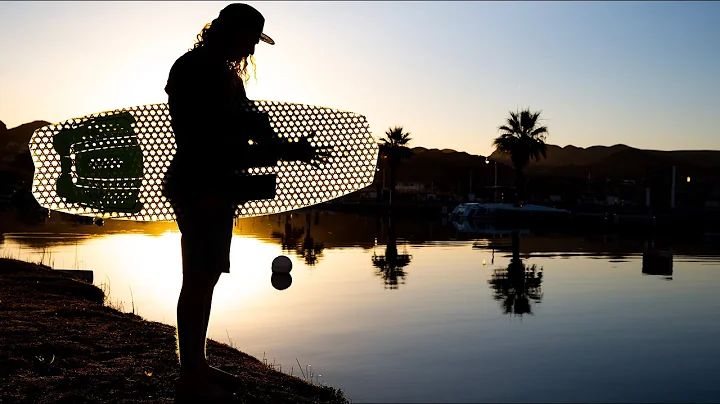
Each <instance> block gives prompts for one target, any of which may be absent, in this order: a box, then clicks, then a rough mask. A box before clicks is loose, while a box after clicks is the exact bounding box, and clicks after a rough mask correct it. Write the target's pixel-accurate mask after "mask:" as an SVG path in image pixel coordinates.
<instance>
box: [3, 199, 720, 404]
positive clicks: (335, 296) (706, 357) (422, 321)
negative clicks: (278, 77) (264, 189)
mask: <svg viewBox="0 0 720 404" xmlns="http://www.w3.org/2000/svg"><path fill="white" fill-rule="evenodd" d="M390 224H391V225H392V226H390ZM0 227H2V226H1V225H0ZM5 227H6V228H5V229H3V228H0V231H5V232H7V231H10V233H9V234H7V233H6V234H5V235H4V237H3V238H2V239H1V240H0V242H1V244H0V255H2V256H6V257H13V258H20V259H26V260H30V261H36V262H38V261H43V262H45V263H50V264H52V265H53V266H54V267H55V268H66V269H90V270H93V271H94V276H95V284H98V285H99V284H105V285H106V286H107V285H109V287H110V293H111V300H112V301H114V302H115V303H116V304H120V305H122V306H124V308H125V310H126V311H130V310H132V309H133V307H134V309H135V311H136V312H137V313H139V314H140V315H141V316H143V317H144V318H146V319H149V320H155V321H160V322H164V323H168V324H174V321H175V304H176V299H177V295H178V293H179V290H180V285H181V282H182V275H181V272H180V234H179V233H178V232H177V228H176V226H175V225H174V224H172V223H157V224H135V223H125V222H109V223H108V224H107V225H106V226H104V227H103V228H98V227H95V226H77V225H67V224H58V223H47V224H45V225H43V226H36V227H32V228H27V227H23V228H22V229H20V227H18V226H16V227H14V228H12V226H9V225H7V223H6V225H5ZM18 229H20V230H22V231H20V230H18ZM461 230H467V228H466V227H463V226H462V225H458V224H453V223H452V222H447V221H446V222H441V221H437V222H426V221H421V220H411V219H400V218H394V219H392V221H390V223H389V221H388V220H387V219H385V220H380V219H378V218H375V217H373V216H355V215H348V214H330V213H318V212H315V213H310V214H305V213H300V214H294V215H283V216H271V217H264V218H256V219H249V220H244V221H241V222H240V223H239V224H238V226H237V228H236V232H235V236H234V238H233V242H232V252H231V262H232V267H231V273H230V274H229V275H223V276H222V277H221V279H220V283H219V284H218V286H217V289H216V292H215V299H214V305H213V313H212V318H211V321H210V337H211V338H213V339H215V340H218V341H220V342H226V343H227V342H232V344H233V345H235V346H237V347H238V348H239V349H241V350H242V351H244V352H247V353H249V354H251V355H254V356H256V357H258V358H261V359H262V358H263V356H264V357H265V358H266V359H267V360H268V361H269V362H270V363H272V362H275V364H276V365H282V370H283V371H285V372H287V373H290V372H293V373H294V374H298V373H300V372H299V369H298V362H299V363H300V364H301V366H302V367H303V371H305V369H310V368H309V367H308V366H309V365H311V367H312V372H313V373H314V374H315V375H316V376H315V380H317V381H318V382H319V383H326V384H329V385H332V386H335V387H339V388H341V389H343V390H344V391H345V393H346V395H347V396H348V397H349V398H350V399H351V400H353V401H355V402H455V403H459V402H488V401H489V402H718V401H720V384H719V383H718V382H717V377H718V375H720V364H718V359H717V358H720V344H719V343H720V322H718V313H720V299H718V290H720V248H718V246H717V240H715V241H713V240H702V239H695V240H692V241H683V240H684V239H685V238H686V237H685V236H683V235H678V236H677V237H676V239H675V240H645V239H642V238H633V239H626V238H621V237H616V236H559V235H551V234H546V235H537V234H521V236H520V238H519V258H520V259H521V261H522V265H523V266H524V267H525V268H534V269H535V274H534V275H528V277H527V278H523V277H522V276H521V277H520V278H517V277H513V276H510V277H509V279H508V278H507V277H506V276H505V274H506V272H507V268H508V265H510V264H511V261H512V248H511V244H512V241H511V237H510V236H509V235H507V234H503V232H499V231H496V232H495V234H493V233H492V232H487V231H486V232H485V233H484V234H481V233H474V234H473V233H467V232H464V231H461ZM38 233H48V234H38ZM310 238H312V240H310ZM393 239H395V243H394V244H395V245H396V249H397V251H396V253H394V252H393V248H392V245H393V242H392V240H393ZM388 245H390V248H388ZM653 245H654V246H655V247H656V248H658V249H659V250H660V251H663V252H664V254H665V255H666V256H671V257H672V269H671V271H670V270H668V269H667V268H665V269H663V268H662V265H660V266H659V267H656V269H654V270H649V269H648V268H647V265H646V268H645V271H643V251H645V250H646V249H647V248H648V247H652V246H653ZM281 254H284V255H287V256H289V257H290V259H291V260H292V262H293V265H294V267H293V270H292V272H291V274H292V285H291V286H290V287H289V288H287V289H285V290H276V289H275V288H274V287H273V286H272V284H271V271H270V264H271V261H272V260H273V258H275V257H276V256H278V255H281ZM513 268H517V266H515V267H513ZM657 268H660V269H657ZM644 272H651V273H655V274H656V275H651V274H647V273H644ZM540 273H541V275H540ZM519 279H520V280H519Z"/></svg>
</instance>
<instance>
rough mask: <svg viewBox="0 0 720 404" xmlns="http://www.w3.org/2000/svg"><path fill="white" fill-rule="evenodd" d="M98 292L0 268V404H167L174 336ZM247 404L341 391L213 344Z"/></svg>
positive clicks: (59, 278)
mask: <svg viewBox="0 0 720 404" xmlns="http://www.w3.org/2000/svg"><path fill="white" fill-rule="evenodd" d="M103 302H104V295H103V292H102V291H101V290H100V289H98V288H97V287H95V286H93V285H90V284H88V283H85V282H82V281H79V280H76V279H74V278H72V277H71V276H68V275H63V274H60V273H58V272H54V271H52V270H51V269H50V268H48V267H44V266H39V265H35V264H30V263H26V262H21V261H16V260H9V259H0V330H1V331H0V380H2V383H0V403H2V404H7V403H16V402H17V403H170V402H172V398H173V395H174V386H175V379H176V378H177V374H178V366H177V357H176V354H175V346H176V345H175V327H172V326H169V325H166V324H161V323H157V322H151V321H145V320H143V319H142V318H140V317H138V316H135V315H132V314H127V313H121V312H119V311H117V310H114V309H112V308H109V307H107V306H105V305H104V304H103ZM207 351H208V358H209V361H210V363H211V364H213V365H214V366H217V367H219V368H221V369H223V370H226V371H229V372H233V373H235V374H238V375H240V377H242V378H243V380H244V381H245V384H244V386H243V393H242V396H241V398H242V399H243V401H244V402H246V403H345V402H347V400H346V399H345V398H344V397H343V395H342V393H341V392H339V391H338V390H335V389H332V388H329V387H321V386H317V385H312V384H309V383H307V382H305V381H303V380H301V379H300V378H297V377H293V376H290V375H287V374H284V373H280V372H277V371H274V370H272V369H271V368H269V367H268V366H266V365H264V364H263V363H262V362H261V361H259V360H258V359H256V358H254V357H251V356H249V355H246V354H244V353H242V352H240V351H238V350H236V349H233V348H231V347H229V346H227V345H225V344H221V343H217V342H215V341H210V342H209V343H208V349H207Z"/></svg>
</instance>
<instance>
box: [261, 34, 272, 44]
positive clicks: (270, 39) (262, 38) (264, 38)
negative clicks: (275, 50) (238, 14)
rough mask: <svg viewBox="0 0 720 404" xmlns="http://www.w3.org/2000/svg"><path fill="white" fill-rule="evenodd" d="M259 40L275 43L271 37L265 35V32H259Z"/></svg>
mask: <svg viewBox="0 0 720 404" xmlns="http://www.w3.org/2000/svg"><path fill="white" fill-rule="evenodd" d="M260 40H261V41H263V42H265V43H267V44H270V45H275V41H273V40H272V38H270V37H269V36H267V35H265V34H260Z"/></svg>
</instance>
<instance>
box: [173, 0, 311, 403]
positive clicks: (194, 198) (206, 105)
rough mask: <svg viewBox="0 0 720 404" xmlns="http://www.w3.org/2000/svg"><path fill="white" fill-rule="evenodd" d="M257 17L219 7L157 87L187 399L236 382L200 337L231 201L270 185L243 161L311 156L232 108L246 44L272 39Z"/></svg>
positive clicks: (218, 394)
mask: <svg viewBox="0 0 720 404" xmlns="http://www.w3.org/2000/svg"><path fill="white" fill-rule="evenodd" d="M264 24H265V19H264V17H263V16H262V15H261V14H260V12H258V11H257V10H256V9H254V8H253V7H251V6H248V5H245V4H231V5H229V6H227V7H225V8H224V9H223V10H222V11H220V14H219V16H218V17H217V18H216V19H215V20H213V22H212V23H211V24H208V25H206V26H205V28H203V30H202V31H201V32H200V34H199V35H198V39H197V42H196V43H195V46H194V47H193V49H191V50H190V51H188V52H187V53H185V54H184V55H183V56H181V57H180V58H178V60H177V61H176V62H175V63H174V65H173V67H172V69H171V70H170V74H169V77H168V82H167V86H166V87H165V91H166V92H167V94H168V104H169V106H170V115H171V118H172V128H173V132H174V133H175V142H176V148H177V151H176V154H175V156H174V158H173V161H172V163H171V165H170V168H169V169H168V173H167V175H166V178H165V184H164V189H163V192H164V195H165V196H166V197H167V198H168V199H169V200H170V202H171V204H172V206H173V209H174V211H175V214H176V218H177V223H178V227H179V229H180V232H181V233H182V241H181V248H182V270H183V283H182V290H181V292H180V296H179V299H178V305H177V332H178V336H177V337H178V349H179V359H180V378H179V380H178V385H177V397H178V398H179V399H181V400H188V401H190V402H208V401H210V400H213V399H223V398H228V399H230V398H232V397H233V394H232V393H231V392H230V391H228V390H233V389H236V388H237V387H239V379H238V378H237V377H236V376H234V375H231V374H229V373H226V372H223V371H221V370H219V369H216V368H214V367H211V366H210V365H209V364H208V363H207V359H206V356H205V342H206V338H207V329H208V320H209V318H210V309H211V302H212V296H213V290H214V288H215V285H216V283H217V281H218V280H219V278H220V274H221V273H223V272H225V273H227V272H229V269H230V240H231V237H232V228H233V218H234V216H235V214H236V208H237V206H238V205H242V204H243V203H245V202H246V201H248V200H255V199H267V198H273V196H274V192H275V183H274V177H272V178H269V179H268V178H267V177H265V178H260V177H257V176H256V177H253V179H252V180H250V179H249V178H248V177H247V175H246V174H247V172H246V169H247V168H249V167H254V166H271V165H275V164H276V163H277V161H278V160H280V159H285V160H302V161H305V162H310V161H313V160H314V159H315V158H317V157H318V151H317V150H315V149H313V148H312V146H310V144H309V142H308V141H307V139H304V138H303V139H301V140H300V142H294V143H291V144H289V143H287V142H283V141H280V140H279V138H278V136H276V135H275V133H274V132H273V130H272V127H271V126H270V124H269V121H268V119H267V116H264V115H260V114H257V113H248V112H243V110H242V108H241V104H240V103H241V102H243V101H247V100H248V99H247V96H246V94H245V87H244V84H245V83H246V82H247V80H248V78H249V74H248V65H249V64H252V65H253V67H254V59H253V58H252V55H253V53H254V52H255V45H256V44H258V43H259V42H260V41H263V42H266V43H268V44H271V45H273V44H274V41H273V40H272V39H270V38H269V37H268V36H267V35H265V34H263V33H262V30H263V26H264ZM251 141H252V143H253V144H252V146H251V145H250V143H251ZM258 178H260V181H257V179H258ZM220 386H226V387H227V388H228V390H226V389H223V388H222V387H220Z"/></svg>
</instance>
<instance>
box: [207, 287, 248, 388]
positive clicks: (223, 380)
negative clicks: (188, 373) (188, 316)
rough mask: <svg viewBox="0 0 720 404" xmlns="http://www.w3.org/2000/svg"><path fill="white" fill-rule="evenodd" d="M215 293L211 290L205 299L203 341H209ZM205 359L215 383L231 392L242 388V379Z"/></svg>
mask: <svg viewBox="0 0 720 404" xmlns="http://www.w3.org/2000/svg"><path fill="white" fill-rule="evenodd" d="M213 292H214V290H211V291H210V293H209V294H208V295H207V296H206V299H205V326H204V328H203V330H204V333H203V335H204V337H203V341H207V331H208V324H209V322H210V311H211V308H212V297H213ZM204 358H205V362H204V363H205V365H206V366H207V367H208V371H209V372H210V377H211V378H212V379H213V380H214V381H215V382H217V383H219V384H221V385H222V386H223V387H225V388H228V389H230V390H235V389H237V388H238V387H239V386H240V379H239V378H238V377H237V376H235V375H233V374H232V373H228V372H225V371H224V370H221V369H218V368H216V367H213V366H210V365H209V364H208V363H207V357H204Z"/></svg>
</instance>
